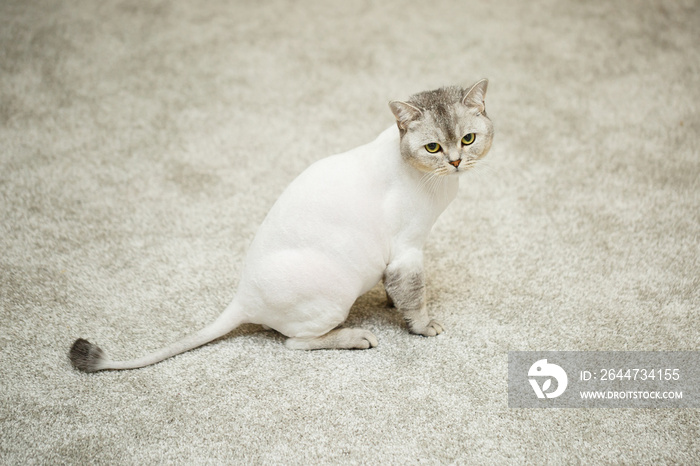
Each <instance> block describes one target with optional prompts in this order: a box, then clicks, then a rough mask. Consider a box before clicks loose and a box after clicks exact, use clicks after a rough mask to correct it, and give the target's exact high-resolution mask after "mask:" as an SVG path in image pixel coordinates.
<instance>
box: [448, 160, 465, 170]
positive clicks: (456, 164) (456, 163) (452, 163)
mask: <svg viewBox="0 0 700 466" xmlns="http://www.w3.org/2000/svg"><path fill="white" fill-rule="evenodd" d="M460 163H462V159H457V160H452V161H450V165H452V166H453V167H455V168H457V167H459V164H460Z"/></svg>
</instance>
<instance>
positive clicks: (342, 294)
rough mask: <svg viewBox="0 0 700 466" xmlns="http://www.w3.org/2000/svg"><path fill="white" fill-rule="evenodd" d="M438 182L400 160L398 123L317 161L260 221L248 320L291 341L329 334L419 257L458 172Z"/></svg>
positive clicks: (246, 293)
mask: <svg viewBox="0 0 700 466" xmlns="http://www.w3.org/2000/svg"><path fill="white" fill-rule="evenodd" d="M433 183H435V184H434V185H428V184H427V183H426V178H425V174H424V173H422V172H420V171H418V170H417V169H415V168H413V167H412V166H411V165H409V164H407V163H406V162H405V161H404V160H402V156H401V152H400V149H399V130H398V128H397V127H396V125H392V127H390V128H388V129H387V130H385V131H384V132H383V133H381V134H380V135H379V137H378V138H377V139H376V140H374V141H372V142H370V143H369V144H365V145H363V146H360V147H357V148H355V149H353V150H351V151H349V152H346V153H343V154H338V155H333V156H330V157H327V158H325V159H322V160H320V161H318V162H316V163H314V164H313V165H311V166H310V167H309V168H307V169H306V170H305V171H304V172H303V173H302V174H301V175H299V176H298V177H297V178H296V179H295V180H294V181H293V182H292V183H291V184H290V185H289V187H287V189H286V190H285V191H284V192H283V193H282V195H281V196H280V198H279V199H278V200H277V202H276V203H275V204H274V206H273V207H272V209H271V210H270V212H269V214H268V215H267V217H266V218H265V220H264V222H263V223H262V225H261V226H260V229H259V231H258V233H257V235H256V237H255V239H254V240H253V243H252V245H251V247H250V249H249V251H248V256H247V259H246V263H245V267H244V270H243V273H242V276H241V281H240V284H239V288H238V292H237V294H236V299H235V301H234V304H233V305H234V306H237V307H239V309H240V310H241V311H242V312H243V314H244V315H245V317H246V320H247V321H248V322H251V323H256V324H263V325H266V326H268V327H271V328H273V329H275V330H277V331H279V332H280V333H282V334H284V335H287V336H289V337H299V338H308V337H314V336H320V335H323V334H325V333H327V332H329V331H330V330H332V329H333V328H335V327H337V326H338V325H340V324H341V323H342V322H343V321H344V320H345V319H346V318H347V314H348V312H349V310H350V307H351V306H352V304H353V302H354V301H355V300H356V299H357V298H358V297H359V296H361V295H363V294H364V293H366V292H367V291H369V290H370V289H371V288H372V287H374V286H375V285H376V284H377V283H378V282H379V281H380V280H381V279H382V277H383V276H384V272H385V270H386V268H387V265H388V264H389V263H391V262H392V261H393V260H394V259H396V258H397V257H399V256H402V255H406V254H409V255H410V254H413V255H415V256H420V251H421V250H422V248H423V244H424V243H425V240H426V238H427V236H428V233H429V232H430V229H431V228H432V226H433V224H434V223H435V221H436V219H437V218H438V216H439V215H440V214H441V213H442V212H443V210H444V209H445V208H446V207H447V205H448V204H449V203H450V202H451V201H452V200H453V199H454V198H455V196H456V194H457V188H458V184H459V178H458V177H457V176H448V177H442V179H440V180H434V181H433ZM438 183H439V185H438ZM428 186H429V187H430V189H428ZM417 259H418V258H417ZM418 260H420V259H418Z"/></svg>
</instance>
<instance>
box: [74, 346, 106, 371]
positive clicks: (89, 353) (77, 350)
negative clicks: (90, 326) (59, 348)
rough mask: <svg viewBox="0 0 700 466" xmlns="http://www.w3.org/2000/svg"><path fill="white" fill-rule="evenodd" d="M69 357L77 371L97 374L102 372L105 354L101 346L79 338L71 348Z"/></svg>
mask: <svg viewBox="0 0 700 466" xmlns="http://www.w3.org/2000/svg"><path fill="white" fill-rule="evenodd" d="M68 357H69V358H70V362H71V363H72V364H73V367H75V368H76V369H78V370H81V371H83V372H96V371H99V370H100V366H101V365H102V361H103V360H104V359H105V353H104V351H102V349H100V347H99V346H97V345H93V344H92V343H90V342H89V341H87V340H83V339H82V338H78V339H77V340H75V343H73V346H71V348H70V352H69V353H68Z"/></svg>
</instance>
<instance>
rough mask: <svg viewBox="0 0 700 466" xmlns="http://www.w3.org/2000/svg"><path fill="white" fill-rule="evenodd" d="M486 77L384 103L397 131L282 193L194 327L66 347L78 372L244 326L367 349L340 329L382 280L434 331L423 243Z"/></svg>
mask: <svg viewBox="0 0 700 466" xmlns="http://www.w3.org/2000/svg"><path fill="white" fill-rule="evenodd" d="M487 87H488V81H487V80H486V79H483V80H481V81H478V82H477V83H475V84H474V85H472V86H471V87H469V88H468V89H463V88H461V87H456V86H452V87H443V88H440V89H437V90H433V91H426V92H421V93H418V94H415V95H413V96H412V97H411V98H409V100H408V101H405V102H403V101H392V102H390V103H389V106H390V108H391V111H392V113H393V114H394V117H395V119H396V124H395V125H392V126H391V127H390V128H388V129H387V130H385V131H384V132H382V133H381V134H380V135H379V136H378V137H377V139H376V140H374V141H373V142H370V143H369V144H366V145H363V146H360V147H358V148H355V149H353V150H350V151H349V152H346V153H343V154H338V155H333V156H330V157H327V158H324V159H321V160H319V161H318V162H316V163H314V164H312V165H311V166H310V167H309V168H307V169H306V170H305V171H304V172H302V173H301V174H300V175H299V176H298V177H297V178H296V179H295V180H294V181H293V182H292V183H291V184H290V185H289V186H288V187H287V189H286V190H285V191H284V192H283V193H282V195H281V196H280V197H279V199H277V201H276V202H275V204H274V205H273V206H272V208H271V210H270V212H269V213H268V215H267V217H266V218H265V220H264V221H263V223H262V225H261V226H260V228H259V230H258V232H257V234H256V236H255V238H254V239H253V242H252V244H251V246H250V249H249V251H248V254H247V257H246V260H245V265H244V268H243V271H242V274H241V279H240V283H239V286H238V290H237V293H236V296H235V298H234V299H233V301H232V302H231V303H230V304H229V305H228V307H227V308H226V309H225V310H224V311H223V313H222V314H221V315H220V316H219V317H218V318H217V319H216V320H215V321H214V322H213V323H211V324H209V325H208V326H206V327H204V328H203V329H202V330H200V331H198V332H196V333H194V334H192V335H190V336H187V337H185V338H183V339H182V340H180V341H178V342H176V343H174V344H172V345H170V346H167V347H165V348H162V349H160V350H157V351H155V352H153V353H151V354H149V355H146V356H143V357H141V358H138V359H134V360H130V361H112V360H110V359H108V358H107V357H106V355H105V353H104V352H103V351H102V350H101V349H100V348H99V347H98V346H96V345H94V344H92V343H90V342H88V341H87V340H84V339H82V338H81V339H78V340H76V341H75V343H74V344H73V346H72V347H71V349H70V352H69V357H70V360H71V362H72V364H73V366H74V367H75V368H77V369H79V370H81V371H85V372H95V371H100V370H105V369H135V368H139V367H143V366H147V365H150V364H154V363H157V362H160V361H162V360H164V359H166V358H169V357H171V356H174V355H176V354H179V353H182V352H184V351H188V350H190V349H193V348H196V347H198V346H201V345H204V344H206V343H208V342H210V341H212V340H214V339H216V338H219V337H221V336H224V335H226V334H227V333H229V332H230V331H232V330H233V329H235V328H236V327H238V326H239V325H241V324H244V323H253V324H260V325H263V326H264V327H266V328H270V329H274V330H276V331H277V332H279V333H281V334H282V335H285V336H286V337H287V339H286V340H285V346H286V347H287V348H290V349H302V350H314V349H331V348H336V349H352V348H355V349H367V348H372V347H375V346H377V338H376V337H375V336H374V334H372V333H371V332H370V331H368V330H365V329H361V328H344V327H340V325H341V324H342V323H343V322H344V321H345V319H346V318H347V316H348V313H349V311H350V307H351V306H352V304H353V303H354V302H355V300H356V299H357V298H358V297H359V296H361V295H363V294H364V293H366V292H367V291H369V290H370V289H371V288H373V287H374V286H375V285H376V284H377V283H379V282H380V281H381V280H383V281H384V286H385V290H386V293H387V296H388V298H389V300H390V301H391V302H393V305H394V306H395V307H396V308H397V309H398V310H399V311H400V312H401V313H402V314H403V317H404V319H405V321H406V323H407V325H408V329H409V331H410V332H411V333H414V334H418V335H425V336H435V335H438V334H440V333H441V332H442V331H443V326H442V324H440V323H439V322H438V321H436V320H435V319H433V318H432V317H431V316H430V315H429V314H428V311H427V309H426V303H425V301H426V300H425V276H424V272H423V245H424V243H425V241H426V238H427V236H428V233H429V232H430V230H431V228H432V226H433V224H434V223H435V221H436V220H437V218H438V216H439V215H440V214H441V213H442V212H443V211H444V210H445V208H446V207H447V206H448V204H450V202H452V200H453V199H454V198H455V197H456V195H457V188H458V185H459V175H461V174H463V173H465V172H467V171H469V169H471V168H472V167H474V166H475V164H476V163H478V161H479V160H480V159H482V158H483V157H484V156H485V155H486V154H487V152H488V151H489V149H490V148H491V142H492V140H493V134H494V131H493V124H492V122H491V120H490V119H489V117H488V116H487V114H486V108H485V103H484V98H485V95H486V90H487Z"/></svg>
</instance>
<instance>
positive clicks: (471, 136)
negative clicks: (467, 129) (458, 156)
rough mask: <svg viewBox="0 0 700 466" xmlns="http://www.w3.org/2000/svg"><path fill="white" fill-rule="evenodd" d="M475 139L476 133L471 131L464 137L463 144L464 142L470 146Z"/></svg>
mask: <svg viewBox="0 0 700 466" xmlns="http://www.w3.org/2000/svg"><path fill="white" fill-rule="evenodd" d="M475 139H476V134H474V133H469V134H467V135H466V136H464V137H463V138H462V144H464V145H465V146H468V145H469V144H473V143H474V140H475Z"/></svg>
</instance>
